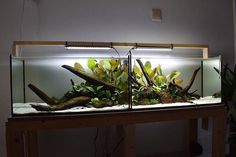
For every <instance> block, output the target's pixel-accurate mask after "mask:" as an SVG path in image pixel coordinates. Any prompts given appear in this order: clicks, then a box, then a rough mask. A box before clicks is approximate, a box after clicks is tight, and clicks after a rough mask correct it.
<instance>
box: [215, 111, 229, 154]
mask: <svg viewBox="0 0 236 157" xmlns="http://www.w3.org/2000/svg"><path fill="white" fill-rule="evenodd" d="M212 119H213V130H212V131H213V133H212V157H225V135H226V120H227V114H226V113H219V115H217V116H215V117H212Z"/></svg>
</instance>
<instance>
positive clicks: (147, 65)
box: [144, 61, 152, 75]
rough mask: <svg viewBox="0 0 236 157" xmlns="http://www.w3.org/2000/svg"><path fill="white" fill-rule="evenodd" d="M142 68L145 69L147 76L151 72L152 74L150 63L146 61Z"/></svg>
mask: <svg viewBox="0 0 236 157" xmlns="http://www.w3.org/2000/svg"><path fill="white" fill-rule="evenodd" d="M144 68H145V70H146V72H147V74H148V75H150V74H151V72H152V65H151V62H150V61H147V62H146V63H145V65H144Z"/></svg>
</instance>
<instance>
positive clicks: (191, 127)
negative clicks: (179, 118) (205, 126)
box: [186, 119, 198, 157]
mask: <svg viewBox="0 0 236 157" xmlns="http://www.w3.org/2000/svg"><path fill="white" fill-rule="evenodd" d="M187 134H188V136H187V146H186V147H187V148H186V156H188V157H194V156H193V155H192V154H191V152H190V148H191V144H192V143H194V142H197V138H198V137H197V134H198V120H197V119H190V120H188V125H187Z"/></svg>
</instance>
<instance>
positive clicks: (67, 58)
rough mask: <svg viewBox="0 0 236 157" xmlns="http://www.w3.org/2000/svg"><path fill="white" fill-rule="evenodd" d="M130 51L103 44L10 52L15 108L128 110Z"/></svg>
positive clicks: (25, 111)
mask: <svg viewBox="0 0 236 157" xmlns="http://www.w3.org/2000/svg"><path fill="white" fill-rule="evenodd" d="M128 66H129V65H128V59H127V55H126V54H125V55H122V54H118V53H117V52H116V50H115V49H112V48H105V47H104V48H103V47H99V48H98V49H93V48H92V47H88V48H87V49H85V48H84V49H74V48H73V47H72V48H71V49H70V48H66V49H65V47H57V46H55V47H54V46H50V47H44V46H34V47H33V48H32V47H23V48H22V49H21V51H20V52H19V54H18V55H12V56H11V81H12V90H11V91H12V113H13V115H29V114H31V115H39V114H57V113H58V114H59V113H63V114H64V113H82V112H85V113H87V112H100V111H117V110H119V111H120V110H127V109H128V108H129V97H128V96H129V94H128V93H129V90H128Z"/></svg>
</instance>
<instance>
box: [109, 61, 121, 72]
mask: <svg viewBox="0 0 236 157" xmlns="http://www.w3.org/2000/svg"><path fill="white" fill-rule="evenodd" d="M109 62H110V65H111V70H112V71H114V70H115V69H116V68H117V67H118V65H119V64H120V60H118V59H111V60H109Z"/></svg>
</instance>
